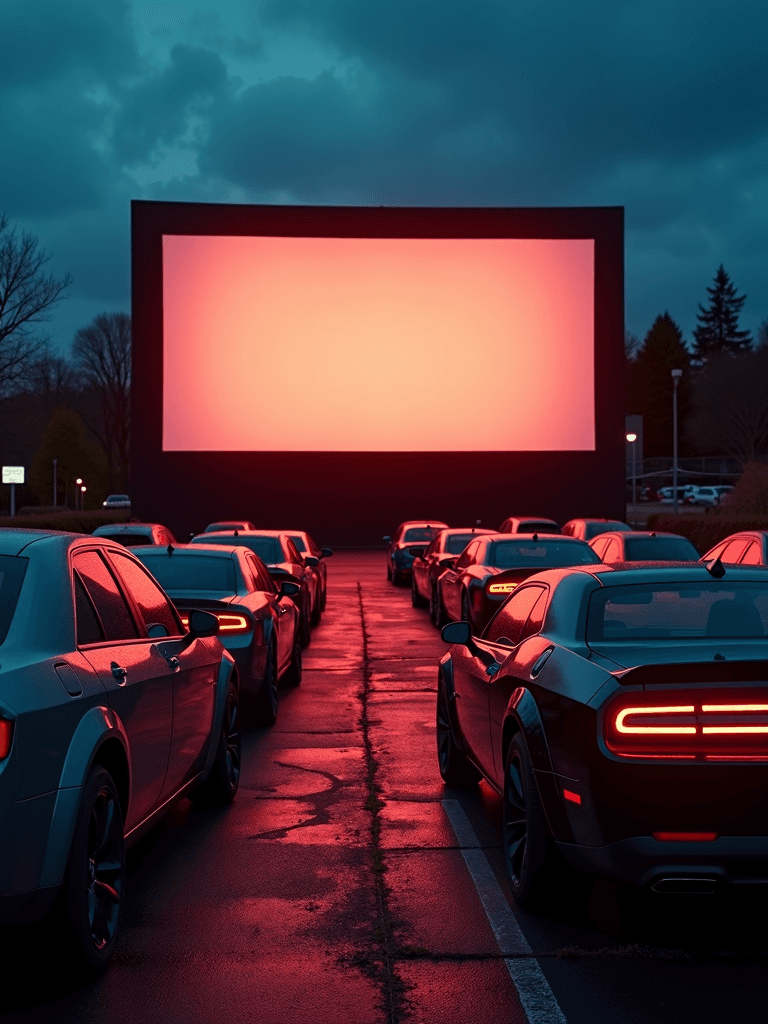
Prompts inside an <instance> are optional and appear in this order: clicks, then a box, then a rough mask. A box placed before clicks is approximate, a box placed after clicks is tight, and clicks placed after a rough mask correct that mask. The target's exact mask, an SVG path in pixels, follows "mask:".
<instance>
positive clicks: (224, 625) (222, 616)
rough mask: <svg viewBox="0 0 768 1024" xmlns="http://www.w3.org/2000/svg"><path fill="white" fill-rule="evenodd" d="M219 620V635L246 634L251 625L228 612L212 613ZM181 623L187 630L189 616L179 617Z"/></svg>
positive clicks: (244, 618) (242, 618)
mask: <svg viewBox="0 0 768 1024" xmlns="http://www.w3.org/2000/svg"><path fill="white" fill-rule="evenodd" d="M214 615H215V616H216V618H217V619H218V620H219V633H247V632H248V630H249V629H250V628H251V624H250V622H249V621H248V619H246V617H245V616H244V615H233V614H232V613H230V612H214ZM181 623H182V625H183V626H184V628H185V629H189V616H188V615H184V614H182V615H181Z"/></svg>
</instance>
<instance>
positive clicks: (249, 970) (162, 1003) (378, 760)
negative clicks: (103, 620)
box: [3, 552, 768, 1024]
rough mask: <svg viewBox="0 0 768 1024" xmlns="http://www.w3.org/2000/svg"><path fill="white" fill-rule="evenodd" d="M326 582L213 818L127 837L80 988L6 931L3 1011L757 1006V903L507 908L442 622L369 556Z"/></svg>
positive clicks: (452, 1015) (760, 940)
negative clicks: (90, 977) (307, 637)
mask: <svg viewBox="0 0 768 1024" xmlns="http://www.w3.org/2000/svg"><path fill="white" fill-rule="evenodd" d="M328 571H329V586H328V605H327V609H326V612H325V613H324V616H323V619H322V622H321V624H320V625H319V627H317V628H316V629H315V630H314V632H313V635H312V641H311V645H310V646H309V648H308V649H307V650H306V651H305V655H304V678H303V681H302V684H301V686H300V687H299V688H297V689H291V690H282V691H281V694H280V708H279V714H278V720H277V724H276V725H275V726H274V727H272V728H271V729H256V728H250V729H246V732H245V734H244V745H243V774H242V778H241V783H240V789H239V792H238V795H237V799H236V800H235V803H234V805H233V806H232V808H230V809H228V810H201V811H194V812H193V811H192V807H191V804H190V803H189V802H188V801H186V800H182V801H180V802H179V803H178V804H177V805H176V806H175V807H174V808H173V810H172V811H171V812H170V813H169V814H168V815H167V816H166V818H165V819H164V820H163V821H162V822H161V824H160V825H159V826H157V827H156V828H155V829H154V830H153V831H152V832H151V833H150V834H149V835H148V836H146V837H145V838H144V839H143V840H142V841H141V842H140V843H139V844H138V845H137V846H135V847H133V849H132V850H131V853H130V858H129V873H128V886H127V897H126V904H125V918H124V927H123V930H122V934H121V937H120V940H119V947H118V950H117V953H116V955H115V957H114V960H113V962H112V965H111V966H110V968H109V970H108V971H107V972H106V973H105V974H104V976H103V977H101V978H100V979H99V980H97V981H95V982H91V983H88V984H82V983H78V982H75V981H73V980H72V979H69V978H68V977H66V976H65V975H62V973H61V972H59V971H58V970H57V960H56V949H55V947H54V946H51V944H50V943H49V944H48V945H46V943H45V942H44V941H41V940H40V938H39V937H38V936H37V933H36V932H34V931H32V930H29V929H19V930H18V931H17V932H15V933H13V937H14V941H13V943H12V945H11V947H10V948H9V950H8V952H7V953H6V955H5V972H4V974H5V978H6V985H5V986H4V995H3V1011H4V1019H5V1020H7V1021H9V1022H10V1021H14V1022H15V1021H27V1022H32V1021H41V1022H42V1021H56V1022H75V1021H76V1022H78V1024H82V1022H90V1021H93V1022H96V1021H98V1022H99V1024H113V1022H115V1024H116V1022H123V1021H125V1022H128V1021H131V1022H150V1021H158V1022H159V1021H162V1022H167V1024H175V1022H201V1024H202V1022H205V1024H218V1022H228V1021H233V1022H240V1021H253V1022H262V1024H273V1022H275V1024H276V1022H278V1021H279V1022H289V1024H294V1022H295V1024H304V1022H316V1021H317V1022H319V1021H334V1022H351V1024H352V1022H354V1024H369V1022H370V1024H373V1022H393V1024H394V1022H400V1021H402V1022H418V1024H452V1022H454V1021H456V1022H466V1024H492V1022H493V1024H496V1022H499V1024H501V1022H510V1024H514V1022H518V1021H520V1022H524V1021H530V1022H537V1024H538V1022H542V1024H557V1022H558V1021H568V1022H569V1024H577V1022H579V1024H582V1022H583V1024H587V1022H590V1024H594V1022H596V1021H600V1022H601V1024H641V1022H642V1024H667V1022H669V1024H671V1022H673V1021H675V1022H678V1021H680V1020H690V1021H696V1022H697V1024H705V1022H709V1021H712V1022H714V1021H722V1020H723V1019H727V1020H729V1021H735V1022H741V1021H745V1022H746V1021H758V1020H762V1019H764V1016H765V1007H766V1005H767V1004H766V998H767V996H768V973H767V972H766V966H767V965H768V957H767V956H766V954H767V953H768V940H766V937H765V929H764V927H763V922H764V921H765V919H766V910H767V909H768V900H767V899H766V898H765V896H763V895H761V894H758V896H757V897H756V896H755V895H754V893H750V894H749V895H748V896H744V895H743V894H740V893H735V894H734V893H730V894H724V895H722V896H717V897H715V896H711V897H673V896H668V897H658V898H656V899H655V900H650V899H647V898H642V897H640V898H638V897H633V896H632V895H631V894H627V893H626V892H624V891H621V890H619V889H618V887H616V886H612V885H609V884H608V883H603V882H596V883H594V885H593V886H592V887H591V891H590V892H588V894H587V896H586V899H585V902H583V903H582V904H581V905H580V904H578V903H576V904H575V905H574V906H572V907H562V908H560V909H559V910H558V911H556V912H553V914H552V915H551V916H547V917H544V916H537V915H533V914H526V913H523V912H522V911H519V910H518V909H517V908H515V907H514V905H513V901H512V900H511V897H510V896H509V893H508V889H507V886H506V881H505V878H504V868H503V862H502V857H501V850H500V827H501V808H500V801H499V799H498V797H497V796H496V795H495V794H494V793H493V791H492V790H491V789H490V788H489V787H488V786H487V785H485V784H481V785H480V786H478V787H477V788H476V789H473V790H466V791H458V790H448V789H446V787H445V786H444V785H443V784H442V781H441V779H440V776H439V774H438V771H437V762H436V757H435V739H434V705H435V683H436V663H437V659H438V658H439V657H440V655H441V654H442V653H443V652H444V650H445V645H444V644H443V643H442V641H441V640H440V637H439V634H438V633H437V631H436V630H435V629H434V628H433V627H432V625H431V624H430V622H429V619H428V617H427V614H426V612H425V611H421V610H417V609H414V608H413V607H412V606H411V600H410V593H409V591H408V590H407V589H406V588H404V587H397V588H395V587H393V586H392V584H391V583H388V582H387V581H386V579H385V563H384V556H383V553H382V552H337V553H336V554H335V555H334V556H333V558H331V559H330V560H329V562H328ZM182 826H183V827H182ZM31 966H34V972H30V967H31ZM31 979H34V980H31Z"/></svg>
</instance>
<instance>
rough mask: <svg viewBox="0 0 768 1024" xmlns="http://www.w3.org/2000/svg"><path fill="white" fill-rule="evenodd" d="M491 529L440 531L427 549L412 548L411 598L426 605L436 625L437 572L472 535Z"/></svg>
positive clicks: (465, 528)
mask: <svg viewBox="0 0 768 1024" xmlns="http://www.w3.org/2000/svg"><path fill="white" fill-rule="evenodd" d="M493 532H494V531H493V530H481V529H479V528H478V527H470V526H467V527H463V528H454V529H451V530H441V531H440V532H439V533H438V534H437V536H436V537H435V538H434V540H432V541H431V542H430V543H429V544H428V545H427V547H426V548H423V549H422V548H420V547H413V548H412V549H411V553H412V554H413V568H412V570H411V601H412V603H413V606H414V608H423V607H425V606H426V605H429V616H430V618H431V619H432V621H433V622H434V624H435V625H436V626H437V625H440V623H439V622H438V620H439V617H440V615H439V601H438V597H437V581H438V578H439V577H440V574H441V573H442V572H443V571H444V570H445V569H447V568H448V567H449V566H450V565H453V564H454V563H455V561H456V558H457V557H458V556H459V555H460V554H461V552H462V551H463V550H464V548H465V547H466V546H467V544H469V543H470V541H473V540H474V539H475V537H478V536H482V535H485V534H488V533H493Z"/></svg>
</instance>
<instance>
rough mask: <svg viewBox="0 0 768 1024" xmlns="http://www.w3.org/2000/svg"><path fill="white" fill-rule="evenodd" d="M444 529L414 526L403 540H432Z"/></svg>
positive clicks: (442, 527) (440, 527)
mask: <svg viewBox="0 0 768 1024" xmlns="http://www.w3.org/2000/svg"><path fill="white" fill-rule="evenodd" d="M444 529H445V527H444V526H412V527H411V528H410V530H406V531H405V536H404V537H403V540H405V541H412V540H432V538H433V537H436V536H437V535H438V533H440V531H441V530H444ZM465 546H466V545H465Z"/></svg>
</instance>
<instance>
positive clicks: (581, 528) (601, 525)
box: [560, 519, 632, 541]
mask: <svg viewBox="0 0 768 1024" xmlns="http://www.w3.org/2000/svg"><path fill="white" fill-rule="evenodd" d="M631 529H632V527H631V526H629V525H628V524H627V523H622V522H621V521H620V520H617V519H569V520H568V522H567V523H565V525H564V526H563V528H562V530H561V531H560V532H561V533H562V534H563V536H565V537H576V539H577V540H586V541H590V540H592V539H593V538H594V537H598V536H599V535H600V534H601V533H608V532H609V531H612V532H617V531H618V532H620V533H626V532H627V531H628V530H631Z"/></svg>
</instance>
